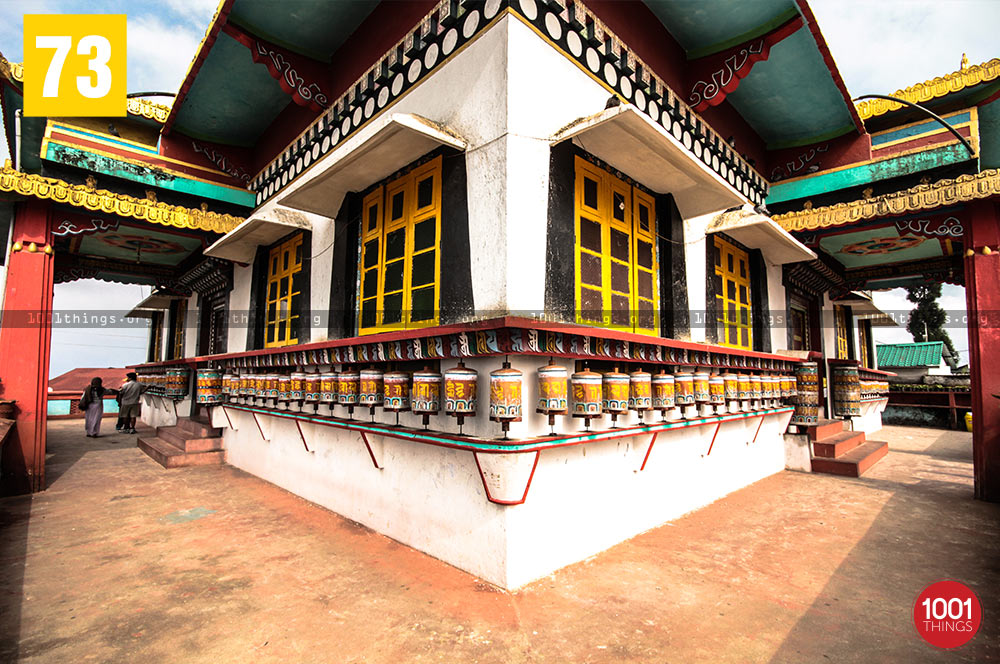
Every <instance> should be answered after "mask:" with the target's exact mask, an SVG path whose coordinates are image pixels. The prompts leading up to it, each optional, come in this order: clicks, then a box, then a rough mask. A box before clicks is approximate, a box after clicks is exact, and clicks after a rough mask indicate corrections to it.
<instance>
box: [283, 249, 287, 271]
mask: <svg viewBox="0 0 1000 664" xmlns="http://www.w3.org/2000/svg"><path fill="white" fill-rule="evenodd" d="M281 263H282V267H281V269H282V270H287V269H288V250H287V249H285V250H284V251H282V252H281Z"/></svg>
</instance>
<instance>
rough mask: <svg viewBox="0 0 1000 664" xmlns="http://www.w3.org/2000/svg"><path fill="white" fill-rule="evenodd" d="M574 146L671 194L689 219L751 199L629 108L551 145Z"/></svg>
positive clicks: (564, 132) (599, 116) (578, 127)
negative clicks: (565, 142)
mask: <svg viewBox="0 0 1000 664" xmlns="http://www.w3.org/2000/svg"><path fill="white" fill-rule="evenodd" d="M549 140H550V141H551V142H552V143H553V144H556V143H561V142H563V141H568V140H572V141H573V142H574V143H575V144H576V145H579V146H580V147H582V148H583V149H584V150H586V151H587V152H590V153H591V154H593V155H595V156H597V157H598V158H600V159H602V160H604V161H605V162H607V163H608V164H610V165H611V166H613V167H615V168H617V169H618V170H620V171H622V172H623V173H626V174H627V175H628V176H629V177H631V178H633V179H635V180H636V181H639V182H642V183H643V184H644V185H646V186H647V187H649V188H651V189H653V190H654V191H657V192H660V193H670V194H673V196H674V201H675V202H676V203H677V207H678V208H679V209H680V211H681V214H682V215H683V216H684V217H685V218H687V217H697V216H700V215H703V214H708V213H711V212H716V211H718V210H724V209H727V208H730V207H733V206H736V205H743V204H745V203H747V202H748V201H747V199H746V197H745V196H743V195H742V194H741V193H740V192H739V191H737V190H736V189H735V188H734V187H733V186H732V185H730V184H729V183H728V182H726V181H725V180H724V179H723V178H722V177H721V176H719V175H718V174H717V173H715V172H714V171H712V170H711V169H710V168H709V167H708V166H706V165H705V164H703V163H701V162H700V161H698V160H696V159H693V158H692V157H691V153H690V152H688V150H687V149H686V148H685V147H684V145H683V144H681V142H680V141H678V140H677V139H676V138H674V137H673V135H672V134H670V133H669V132H667V131H666V130H665V129H664V128H663V127H661V126H660V125H658V124H657V123H655V122H653V121H652V120H651V119H650V118H649V117H647V116H646V115H644V114H643V113H641V112H639V110H638V109H636V107H635V106H633V105H631V104H623V105H621V106H616V107H614V108H608V109H605V110H603V111H601V112H600V113H596V114H595V115H591V116H588V117H584V118H580V119H579V120H577V121H575V122H573V123H571V124H570V125H568V126H567V127H564V128H563V129H560V130H559V131H558V132H556V133H555V134H553V135H552V136H551V137H550V139H549Z"/></svg>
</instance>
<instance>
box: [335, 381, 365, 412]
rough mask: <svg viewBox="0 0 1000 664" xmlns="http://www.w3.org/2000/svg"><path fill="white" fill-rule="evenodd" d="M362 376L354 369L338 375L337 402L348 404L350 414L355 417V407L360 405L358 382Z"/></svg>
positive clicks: (342, 404)
mask: <svg viewBox="0 0 1000 664" xmlns="http://www.w3.org/2000/svg"><path fill="white" fill-rule="evenodd" d="M360 380H361V377H360V376H359V375H358V372H357V371H355V370H353V369H347V370H345V371H342V372H341V373H340V375H339V376H337V403H339V404H340V405H341V406H347V413H348V416H349V417H351V418H353V417H354V407H355V406H357V405H358V386H359V385H358V384H359V382H360Z"/></svg>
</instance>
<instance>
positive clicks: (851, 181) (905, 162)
mask: <svg viewBox="0 0 1000 664" xmlns="http://www.w3.org/2000/svg"><path fill="white" fill-rule="evenodd" d="M968 160H969V151H968V150H966V149H965V146H964V145H962V144H961V143H956V144H954V145H946V146H944V147H940V148H936V149H934V150H924V151H923V152H916V153H914V154H907V155H902V156H900V157H895V158H892V159H883V160H881V161H876V162H872V163H868V164H863V165H861V166H855V167H853V168H845V169H843V170H839V171H833V172H831V173H819V174H817V175H813V176H811V177H807V178H802V179H799V180H794V181H792V182H778V183H776V184H772V185H771V191H770V193H769V194H768V197H767V204H768V205H773V204H774V203H782V202H784V201H794V200H796V199H799V198H808V197H809V196H818V195H819V194H828V193H830V192H833V191H837V190H840V189H848V188H850V187H857V186H861V185H865V184H868V183H870V182H877V181H879V180H888V179H890V178H895V177H899V176H901V175H910V174H912V173H919V172H921V171H926V170H930V169H932V168H938V167H939V166H947V165H949V164H958V163H961V162H964V161H968Z"/></svg>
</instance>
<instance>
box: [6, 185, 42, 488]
mask: <svg viewBox="0 0 1000 664" xmlns="http://www.w3.org/2000/svg"><path fill="white" fill-rule="evenodd" d="M51 240H52V237H51V235H50V233H49V204H48V203H45V202H42V201H37V200H29V201H25V202H23V203H20V204H18V206H17V211H16V213H15V215H14V228H13V233H12V235H11V242H12V243H15V242H19V243H20V244H21V246H22V249H21V250H20V251H11V254H10V261H9V263H8V266H7V287H6V294H5V296H4V303H3V305H4V311H3V318H2V319H0V381H2V382H0V398H3V399H15V400H16V401H17V404H16V407H17V415H16V419H17V425H16V427H15V428H14V431H12V432H11V434H10V438H8V440H7V442H6V443H5V444H4V446H3V476H2V484H0V490H2V492H3V494H4V495H11V494H18V493H28V492H33V491H41V490H43V489H44V488H45V424H46V392H47V390H48V385H49V349H50V342H51V339H52V326H51V322H50V318H51V315H52V276H53V274H52V273H53V267H52V265H53V257H52V255H51V254H46V253H45V247H47V246H50V244H51ZM31 243H34V244H35V248H36V250H35V251H33V252H32V251H29V247H30V245H31Z"/></svg>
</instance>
